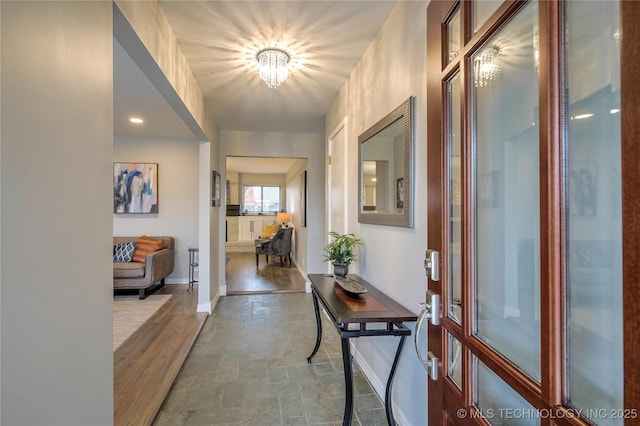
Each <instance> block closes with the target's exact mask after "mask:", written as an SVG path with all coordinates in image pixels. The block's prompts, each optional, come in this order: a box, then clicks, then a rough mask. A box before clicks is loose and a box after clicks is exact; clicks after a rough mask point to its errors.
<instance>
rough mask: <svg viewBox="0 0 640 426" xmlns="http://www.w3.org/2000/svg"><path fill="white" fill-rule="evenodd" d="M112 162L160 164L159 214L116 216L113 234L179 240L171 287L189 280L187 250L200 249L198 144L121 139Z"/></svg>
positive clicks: (117, 142) (114, 150) (169, 277)
mask: <svg viewBox="0 0 640 426" xmlns="http://www.w3.org/2000/svg"><path fill="white" fill-rule="evenodd" d="M113 147H114V149H113V161H115V162H129V163H158V213H156V214H113V235H116V236H138V235H143V234H146V235H149V236H153V235H168V236H172V237H174V238H175V239H176V241H175V243H176V246H175V250H176V253H175V266H174V269H173V272H172V273H171V274H170V275H169V276H168V277H167V283H169V284H186V283H187V282H188V278H189V270H188V263H189V262H188V260H189V254H188V251H187V248H189V247H198V156H199V149H198V142H196V141H193V140H173V139H147V138H140V137H137V138H118V139H117V140H115V141H114V145H113Z"/></svg>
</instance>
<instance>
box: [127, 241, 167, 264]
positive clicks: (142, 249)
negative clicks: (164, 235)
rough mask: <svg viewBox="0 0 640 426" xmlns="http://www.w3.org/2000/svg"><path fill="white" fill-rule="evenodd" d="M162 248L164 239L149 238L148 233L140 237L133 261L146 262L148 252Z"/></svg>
mask: <svg viewBox="0 0 640 426" xmlns="http://www.w3.org/2000/svg"><path fill="white" fill-rule="evenodd" d="M161 248H162V240H159V239H157V238H149V237H147V236H146V235H143V236H141V237H140V238H138V241H137V242H136V251H135V252H134V253H133V261H134V262H141V263H144V259H145V257H147V255H148V254H151V253H155V252H157V251H158V250H160V249H161Z"/></svg>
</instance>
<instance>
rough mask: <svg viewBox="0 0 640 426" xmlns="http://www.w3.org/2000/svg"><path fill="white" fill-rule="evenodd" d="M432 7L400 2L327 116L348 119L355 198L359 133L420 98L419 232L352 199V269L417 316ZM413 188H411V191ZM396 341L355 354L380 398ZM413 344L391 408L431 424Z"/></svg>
mask: <svg viewBox="0 0 640 426" xmlns="http://www.w3.org/2000/svg"><path fill="white" fill-rule="evenodd" d="M427 3H428V2H426V1H425V2H422V1H408V2H400V3H399V4H398V6H396V8H395V9H394V11H393V13H392V14H391V16H390V17H389V19H388V20H387V22H386V23H385V25H384V27H383V28H382V30H381V31H380V33H379V34H378V36H377V38H376V39H375V40H374V41H373V42H372V44H371V45H370V46H369V48H368V49H367V51H366V52H365V54H364V55H363V57H362V58H361V61H360V63H359V64H358V66H357V67H356V68H355V70H354V71H353V73H352V74H351V76H350V77H349V80H348V81H347V83H346V84H345V85H344V87H343V88H342V89H341V91H340V94H339V95H338V97H337V98H336V99H335V101H334V103H333V105H332V107H331V109H330V111H329V112H328V113H327V123H326V130H327V133H328V132H330V131H331V130H333V129H335V128H336V127H337V126H338V124H339V123H340V122H341V121H342V120H343V119H344V118H345V117H347V118H348V120H349V126H348V135H347V143H348V147H347V155H346V156H347V158H346V161H345V162H346V165H347V166H346V170H347V174H348V175H347V179H346V181H347V182H348V185H349V186H348V188H347V192H348V193H349V194H357V193H358V187H357V185H358V135H360V134H361V133H362V132H364V131H365V130H367V129H368V128H369V127H371V126H372V125H373V124H375V123H376V122H377V121H378V120H379V119H381V118H382V117H384V116H385V115H387V114H388V113H389V112H391V111H392V110H393V109H394V108H396V107H397V106H399V105H400V104H401V103H402V102H403V101H405V100H406V99H407V98H408V97H409V96H412V95H413V96H416V114H415V118H416V126H415V150H414V158H415V160H414V165H415V187H414V188H415V189H414V195H415V206H414V215H415V216H414V217H415V227H414V228H413V229H409V228H397V227H391V226H381V225H369V224H360V223H358V217H357V211H358V205H357V201H358V200H357V196H353V197H349V200H348V203H349V204H348V206H347V211H348V212H353V213H352V214H351V215H349V217H348V218H347V232H355V233H356V235H357V236H358V237H360V238H362V239H363V240H364V246H363V247H362V248H361V250H360V261H359V262H358V263H356V264H354V265H353V266H352V272H355V273H358V274H359V275H360V276H362V277H363V278H365V279H366V280H367V281H369V282H370V283H371V284H373V285H375V286H376V287H377V288H379V289H380V290H382V291H383V292H384V293H386V294H387V295H388V296H390V297H391V298H392V299H394V300H396V301H397V302H399V303H401V304H402V305H404V306H405V307H407V308H408V309H410V310H412V311H413V312H416V313H417V312H418V307H417V304H418V303H419V302H421V301H424V297H425V291H426V278H425V273H424V268H423V258H424V252H425V249H426V241H427V223H426V200H427V198H426V168H427V161H426V160H427V152H426V78H425V77H426V8H427ZM405 190H407V188H405ZM397 341H398V339H397V338H391V337H380V338H366V339H355V340H354V342H353V344H354V346H355V351H354V353H355V356H356V359H357V360H358V361H359V363H360V364H361V366H362V367H363V370H364V371H365V373H366V374H367V376H368V377H369V379H370V380H371V382H372V383H373V384H374V386H375V387H376V389H377V390H378V392H382V395H384V385H385V384H386V378H387V374H388V371H389V369H390V368H391V363H392V361H393V356H394V353H395V348H396V345H397ZM414 352H415V351H414V350H413V349H412V347H411V345H410V344H407V345H405V350H404V352H403V355H402V357H401V358H400V363H399V366H398V372H397V375H396V379H395V383H394V388H393V396H392V399H393V403H394V410H395V411H394V413H395V414H396V420H397V421H398V422H400V423H401V424H403V425H424V424H427V416H426V413H427V408H426V406H427V396H426V387H427V378H426V375H425V373H424V370H423V369H422V367H421V366H420V364H419V363H418V361H417V359H416V356H415V355H414Z"/></svg>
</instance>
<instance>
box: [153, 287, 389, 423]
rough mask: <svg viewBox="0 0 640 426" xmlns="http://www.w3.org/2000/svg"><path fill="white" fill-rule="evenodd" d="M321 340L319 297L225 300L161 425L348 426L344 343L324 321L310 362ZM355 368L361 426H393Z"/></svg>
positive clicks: (199, 343) (185, 370)
mask: <svg viewBox="0 0 640 426" xmlns="http://www.w3.org/2000/svg"><path fill="white" fill-rule="evenodd" d="M325 319H326V318H323V320H325ZM315 338H316V324H315V317H314V314H313V301H312V296H311V294H307V293H281V294H262V295H238V296H227V297H222V298H221V299H220V301H219V302H218V306H217V307H216V309H215V311H214V313H213V315H211V316H210V317H209V318H208V319H207V321H206V323H205V324H204V327H203V329H202V331H201V333H200V335H199V336H198V338H197V340H196V342H195V344H194V347H193V349H192V350H191V352H190V354H189V355H188V357H187V360H186V362H185V364H184V366H183V367H182V370H181V371H180V374H179V375H178V377H177V379H176V381H175V383H174V385H173V388H172V389H171V391H170V392H169V395H168V396H167V398H166V399H165V401H164V404H163V406H162V408H161V410H160V412H159V414H158V416H157V417H156V419H155V421H154V425H157V426H165V425H167V426H169V425H171V426H174V425H193V426H200V425H256V426H258V425H260V426H261V425H265V426H267V425H341V424H342V413H343V410H344V392H345V390H344V373H343V370H342V353H341V350H340V338H339V336H338V334H337V332H336V330H335V328H334V327H333V326H332V325H331V324H329V323H327V322H326V321H324V322H323V336H322V345H321V346H320V350H319V351H318V353H317V354H316V356H315V357H314V359H313V362H312V363H311V364H308V363H307V360H306V358H307V356H308V355H309V353H310V352H311V350H312V349H313V345H314V343H315ZM353 365H354V414H353V419H352V420H353V425H361V426H373V425H385V424H387V422H386V418H385V412H384V405H383V404H382V402H381V401H380V399H379V398H378V396H377V395H376V394H375V393H374V391H373V389H372V388H371V386H370V384H369V382H368V381H367V379H366V378H365V376H364V375H363V373H362V372H361V371H360V369H359V368H358V366H357V364H356V363H355V362H354V364H353Z"/></svg>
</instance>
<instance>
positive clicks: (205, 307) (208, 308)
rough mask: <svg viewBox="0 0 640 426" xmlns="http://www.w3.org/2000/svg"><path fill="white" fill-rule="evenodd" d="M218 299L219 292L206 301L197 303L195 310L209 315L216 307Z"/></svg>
mask: <svg viewBox="0 0 640 426" xmlns="http://www.w3.org/2000/svg"><path fill="white" fill-rule="evenodd" d="M219 300H220V294H216V295H215V297H214V298H213V299H212V300H210V301H209V302H207V303H198V307H197V309H196V312H206V313H207V314H209V315H211V314H212V313H213V310H214V309H215V308H216V305H217V304H218V301H219Z"/></svg>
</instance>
